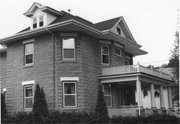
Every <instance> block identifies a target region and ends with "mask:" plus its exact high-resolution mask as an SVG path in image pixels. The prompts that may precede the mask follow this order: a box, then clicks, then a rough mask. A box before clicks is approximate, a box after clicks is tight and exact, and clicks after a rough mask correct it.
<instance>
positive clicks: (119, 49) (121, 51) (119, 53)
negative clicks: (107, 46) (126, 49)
mask: <svg viewBox="0 0 180 124" xmlns="http://www.w3.org/2000/svg"><path fill="white" fill-rule="evenodd" d="M115 54H116V55H117V56H120V57H123V56H124V53H123V49H121V48H119V47H115Z"/></svg>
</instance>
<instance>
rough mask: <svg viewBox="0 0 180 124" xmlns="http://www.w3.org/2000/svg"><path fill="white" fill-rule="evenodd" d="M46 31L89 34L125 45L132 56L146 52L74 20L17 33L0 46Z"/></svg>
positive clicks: (117, 37)
mask: <svg viewBox="0 0 180 124" xmlns="http://www.w3.org/2000/svg"><path fill="white" fill-rule="evenodd" d="M48 30H51V31H79V32H85V33H87V34H90V35H92V36H94V37H96V38H98V39H107V40H113V41H116V42H120V43H122V44H124V45H125V50H126V51H128V53H130V54H132V55H133V56H137V55H143V54H146V53H147V52H145V51H143V50H140V49H139V48H140V47H141V46H140V45H138V44H137V43H134V42H131V41H130V40H128V39H125V38H123V37H121V36H119V35H117V34H115V33H113V32H111V31H109V30H107V31H104V32H102V31H100V30H98V29H96V28H93V27H91V26H88V25H85V24H83V23H81V22H79V21H76V20H74V19H70V20H67V21H63V22H59V23H56V24H51V25H48V26H46V27H40V28H37V29H33V30H29V31H26V32H21V33H17V34H15V35H13V36H10V37H6V38H3V39H0V44H2V45H5V44H7V43H10V42H15V41H18V40H23V39H28V38H31V37H34V36H37V35H40V34H44V33H47V32H48Z"/></svg>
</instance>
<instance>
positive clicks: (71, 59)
mask: <svg viewBox="0 0 180 124" xmlns="http://www.w3.org/2000/svg"><path fill="white" fill-rule="evenodd" d="M63 38H73V39H74V48H71V49H73V50H74V58H64V49H67V48H63V42H64V41H63ZM61 43H62V60H65V61H75V60H76V38H75V37H71V36H61Z"/></svg>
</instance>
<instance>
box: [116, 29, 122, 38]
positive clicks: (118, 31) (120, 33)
mask: <svg viewBox="0 0 180 124" xmlns="http://www.w3.org/2000/svg"><path fill="white" fill-rule="evenodd" d="M116 31H117V33H118V34H119V35H120V36H121V35H122V31H121V28H120V27H117V28H116Z"/></svg>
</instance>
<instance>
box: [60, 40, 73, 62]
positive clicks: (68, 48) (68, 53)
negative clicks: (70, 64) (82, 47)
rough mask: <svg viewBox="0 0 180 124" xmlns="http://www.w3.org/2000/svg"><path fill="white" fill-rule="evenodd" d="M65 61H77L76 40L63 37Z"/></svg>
mask: <svg viewBox="0 0 180 124" xmlns="http://www.w3.org/2000/svg"><path fill="white" fill-rule="evenodd" d="M62 54H63V55H62V58H63V60H75V38H72V37H62Z"/></svg>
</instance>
